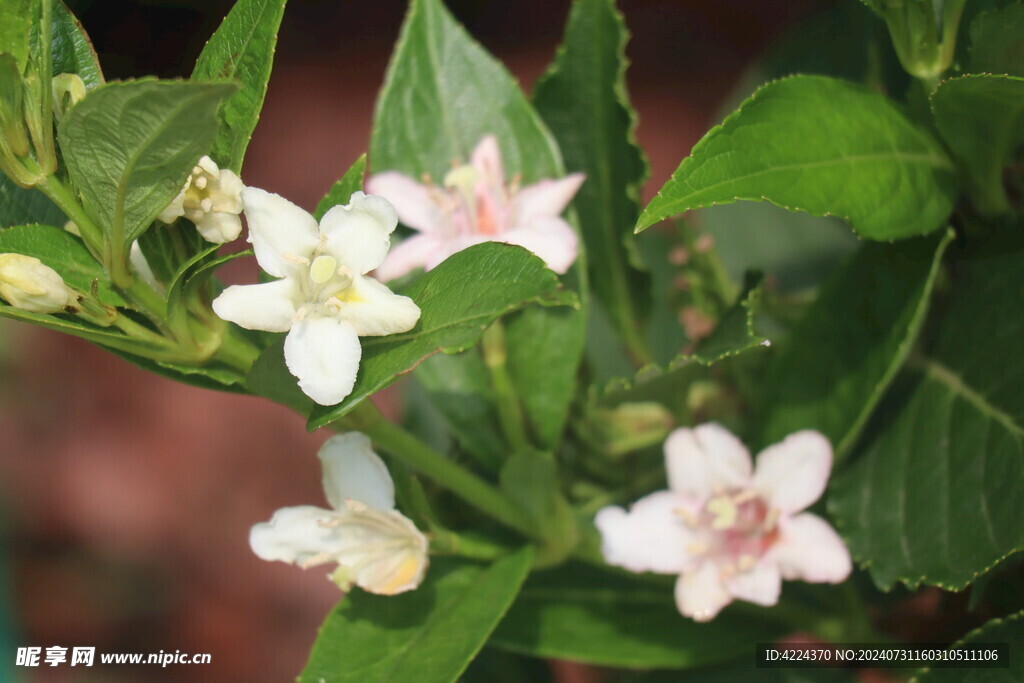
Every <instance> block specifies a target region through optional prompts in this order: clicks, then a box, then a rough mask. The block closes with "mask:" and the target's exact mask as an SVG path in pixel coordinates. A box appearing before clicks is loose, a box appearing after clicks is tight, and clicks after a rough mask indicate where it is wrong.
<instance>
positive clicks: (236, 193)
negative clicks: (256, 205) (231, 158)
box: [215, 168, 245, 213]
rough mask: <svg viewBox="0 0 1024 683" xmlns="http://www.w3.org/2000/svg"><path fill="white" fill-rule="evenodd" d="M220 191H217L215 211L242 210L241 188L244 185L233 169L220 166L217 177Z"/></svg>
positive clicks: (231, 211) (239, 211)
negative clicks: (218, 176)
mask: <svg viewBox="0 0 1024 683" xmlns="http://www.w3.org/2000/svg"><path fill="white" fill-rule="evenodd" d="M219 185H220V191H219V192H218V196H217V201H216V202H215V208H216V209H217V211H223V212H226V213H241V212H242V208H243V207H242V190H244V189H245V185H244V184H243V183H242V179H241V178H239V177H238V176H237V175H236V174H235V172H234V171H232V170H230V169H227V168H222V169H221V171H220V178H219Z"/></svg>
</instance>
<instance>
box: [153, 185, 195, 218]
mask: <svg viewBox="0 0 1024 683" xmlns="http://www.w3.org/2000/svg"><path fill="white" fill-rule="evenodd" d="M187 187H188V182H187V181H186V183H185V187H183V188H181V191H180V192H178V194H177V196H176V197H175V198H174V199H172V200H171V203H170V204H168V205H167V206H166V207H165V208H164V210H163V211H161V212H160V214H159V215H158V216H157V217H156V219H157V220H158V221H160V222H161V223H173V222H174V221H176V220H178V219H179V218H181V217H182V216H184V215H185V189H186V188H187Z"/></svg>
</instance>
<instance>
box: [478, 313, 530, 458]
mask: <svg viewBox="0 0 1024 683" xmlns="http://www.w3.org/2000/svg"><path fill="white" fill-rule="evenodd" d="M481 348H482V349H483V353H484V364H485V365H487V369H488V370H490V372H491V384H492V385H493V387H494V396H495V399H496V401H497V404H498V419H499V421H500V422H501V430H502V431H503V432H504V433H505V439H506V440H507V441H508V445H509V446H511V447H512V451H513V452H516V453H518V452H519V451H521V450H523V449H524V448H526V447H527V446H528V445H529V442H528V440H527V438H526V429H525V427H524V421H523V410H522V407H521V406H520V405H519V397H518V396H516V390H515V387H513V386H512V380H511V378H509V376H508V371H507V369H506V367H505V363H506V361H507V359H508V354H507V352H506V349H505V328H504V326H503V325H502V324H501V321H500V320H498V321H495V323H494V324H493V325H491V326H490V327H489V328H487V331H486V332H484V336H483V341H482V343H481Z"/></svg>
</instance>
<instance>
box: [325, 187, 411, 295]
mask: <svg viewBox="0 0 1024 683" xmlns="http://www.w3.org/2000/svg"><path fill="white" fill-rule="evenodd" d="M396 225H398V214H396V213H395V208H394V207H393V206H391V204H390V202H388V200H386V199H384V198H383V197H378V196H377V195H372V194H371V195H366V194H363V193H362V192H354V193H352V201H350V202H349V203H348V205H347V206H335V207H334V208H333V209H331V210H330V211H328V212H327V213H326V214H324V217H323V218H322V219H321V220H320V232H321V233H323V234H324V235H325V236H326V237H327V251H329V252H330V253H331V255H332V256H334V258H336V259H338V263H340V264H341V265H343V266H346V267H347V268H349V269H350V270H352V272H353V273H357V274H359V275H364V274H366V273H369V272H370V271H371V270H373V269H374V268H376V267H377V266H379V265H380V264H381V262H383V261H384V257H385V256H387V253H388V247H390V246H391V238H390V235H391V233H392V232H394V230H395V226H396Z"/></svg>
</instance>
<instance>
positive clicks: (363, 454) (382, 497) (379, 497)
mask: <svg viewBox="0 0 1024 683" xmlns="http://www.w3.org/2000/svg"><path fill="white" fill-rule="evenodd" d="M318 456H319V457H320V465H321V467H322V468H323V484H324V493H326V494H327V501H328V502H329V503H330V504H331V507H333V508H334V509H335V510H343V509H345V501H346V500H357V501H359V502H361V503H364V504H366V505H368V506H369V507H371V508H375V509H377V510H391V509H393V508H394V507H395V484H394V482H392V481H391V474H390V473H389V472H388V468H387V466H385V465H384V461H383V460H381V459H380V456H378V455H377V454H376V453H374V452H373V446H372V445H371V444H370V439H369V438H368V437H367V436H366V435H365V434H361V433H360V432H348V433H347V434H339V435H338V436H332V437H331V438H330V439H328V440H327V441H326V442H324V445H323V446H321V447H320V452H319V453H318Z"/></svg>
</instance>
